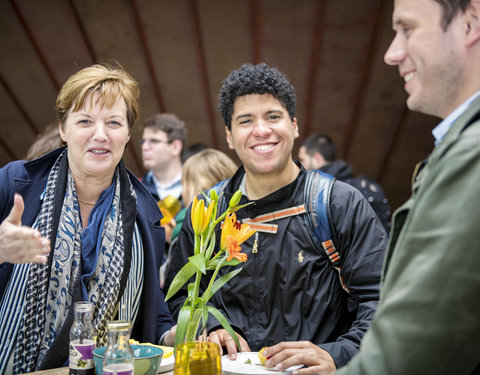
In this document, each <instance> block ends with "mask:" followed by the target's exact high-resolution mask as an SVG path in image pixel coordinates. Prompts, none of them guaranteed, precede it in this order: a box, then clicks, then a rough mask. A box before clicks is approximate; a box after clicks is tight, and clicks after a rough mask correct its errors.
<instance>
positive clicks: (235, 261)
mask: <svg viewBox="0 0 480 375" xmlns="http://www.w3.org/2000/svg"><path fill="white" fill-rule="evenodd" d="M240 263H242V262H240V261H239V260H238V259H237V258H232V260H229V261H226V262H225V264H224V266H236V265H238V264H240Z"/></svg>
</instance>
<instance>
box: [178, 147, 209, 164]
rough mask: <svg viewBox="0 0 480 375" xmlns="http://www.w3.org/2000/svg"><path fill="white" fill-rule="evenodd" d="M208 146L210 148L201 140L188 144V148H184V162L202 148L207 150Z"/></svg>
mask: <svg viewBox="0 0 480 375" xmlns="http://www.w3.org/2000/svg"><path fill="white" fill-rule="evenodd" d="M206 148H208V146H207V145H206V144H203V143H201V142H197V143H194V144H193V145H190V146H188V147H187V148H185V149H184V150H183V154H182V163H183V164H185V162H186V161H187V159H188V158H189V157H190V156H193V155H195V154H196V153H198V152H200V151H202V150H205V149H206Z"/></svg>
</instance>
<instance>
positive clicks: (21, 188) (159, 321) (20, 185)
mask: <svg viewBox="0 0 480 375" xmlns="http://www.w3.org/2000/svg"><path fill="white" fill-rule="evenodd" d="M62 150H63V149H57V150H55V151H52V152H51V153H49V154H46V155H45V156H43V157H41V158H39V159H36V160H33V161H28V162H25V161H15V162H12V163H9V164H7V165H6V166H5V167H3V168H2V169H0V181H1V184H0V216H1V221H2V222H3V220H5V218H6V217H7V216H8V214H9V213H10V210H11V209H12V206H13V197H14V193H19V194H20V195H22V197H23V200H24V203H25V210H24V213H23V216H22V224H23V225H27V226H31V225H32V224H33V222H34V221H35V218H36V216H37V214H38V212H39V211H40V207H41V201H40V196H41V194H42V192H43V191H44V189H45V186H46V183H47V178H48V174H49V172H50V169H51V167H52V166H53V163H54V162H55V160H56V159H57V157H58V156H59V154H60V153H61V151H62ZM128 174H129V177H130V181H131V183H132V186H133V189H134V191H135V193H136V195H137V208H136V223H137V225H138V228H139V231H140V234H141V237H142V243H143V253H144V275H143V278H144V282H143V291H142V298H141V302H140V308H139V311H138V315H137V319H136V321H135V325H134V327H133V330H132V337H133V338H135V339H137V340H141V341H142V342H152V343H157V342H158V341H159V339H160V337H161V336H162V335H163V333H165V332H166V331H167V330H169V329H170V328H171V327H172V326H173V325H174V324H175V321H174V320H173V319H172V316H171V314H170V311H169V309H168V305H167V304H166V303H165V299H164V295H163V292H162V290H161V289H160V281H159V275H158V271H159V268H160V265H161V260H162V258H163V251H164V244H165V233H164V229H163V228H161V227H160V219H161V217H162V214H161V213H160V211H159V209H158V206H157V204H156V203H155V201H154V200H153V198H152V196H151V194H150V193H149V192H148V191H146V189H145V187H144V186H143V185H142V183H141V182H140V181H138V179H137V178H136V177H135V176H134V175H133V174H132V173H131V172H128ZM130 243H131V239H130ZM53 245H54V244H52V246H53ZM12 270H13V265H12V264H10V263H3V264H0V298H1V297H2V296H3V293H4V292H5V290H6V288H7V285H8V281H9V279H10V276H11V274H12ZM0 334H1V332H0Z"/></svg>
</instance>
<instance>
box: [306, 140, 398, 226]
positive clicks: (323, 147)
mask: <svg viewBox="0 0 480 375" xmlns="http://www.w3.org/2000/svg"><path fill="white" fill-rule="evenodd" d="M298 160H300V162H301V163H302V165H303V166H304V167H305V168H306V169H319V170H321V171H322V172H325V173H328V174H331V175H332V176H333V177H335V178H337V179H338V180H340V181H343V182H346V183H347V184H350V185H352V186H354V187H355V188H357V189H358V190H360V192H361V193H362V194H363V195H364V196H365V198H367V200H368V202H369V203H370V205H371V206H372V208H373V210H374V211H375V213H376V214H377V216H378V218H379V219H380V221H381V222H382V224H383V226H384V227H385V230H386V231H387V233H388V232H390V214H391V212H390V206H389V205H388V201H387V198H386V197H385V194H383V190H382V187H381V186H380V184H379V183H378V182H376V181H375V180H373V179H372V178H370V177H367V176H359V177H353V173H352V167H351V166H350V164H348V163H347V162H345V161H343V160H340V159H337V158H336V150H335V143H333V140H332V138H330V137H329V136H328V135H326V134H320V133H317V134H312V135H310V136H309V137H307V138H306V139H305V140H304V141H303V142H302V145H301V146H300V148H299V150H298Z"/></svg>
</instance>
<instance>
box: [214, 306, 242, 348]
mask: <svg viewBox="0 0 480 375" xmlns="http://www.w3.org/2000/svg"><path fill="white" fill-rule="evenodd" d="M207 307H208V312H209V313H210V314H212V315H213V316H214V317H215V318H216V319H217V320H218V321H219V322H220V324H221V325H222V327H223V328H224V329H225V330H226V331H227V332H228V333H229V334H230V336H232V338H233V340H235V344H237V348H238V351H240V350H241V348H240V342H239V341H238V337H237V334H236V333H235V331H234V330H233V328H232V326H231V325H230V323H228V321H227V319H225V317H224V316H223V314H222V313H221V312H220V311H218V310H217V309H216V308H215V307H213V306H207Z"/></svg>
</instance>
